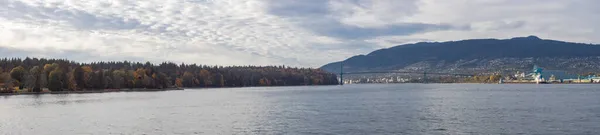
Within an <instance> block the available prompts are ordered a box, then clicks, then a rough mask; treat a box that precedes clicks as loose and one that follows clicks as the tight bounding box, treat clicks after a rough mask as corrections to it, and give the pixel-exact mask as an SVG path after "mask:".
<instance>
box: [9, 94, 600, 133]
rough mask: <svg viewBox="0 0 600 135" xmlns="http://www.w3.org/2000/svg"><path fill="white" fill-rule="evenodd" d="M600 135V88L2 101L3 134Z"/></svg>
mask: <svg viewBox="0 0 600 135" xmlns="http://www.w3.org/2000/svg"><path fill="white" fill-rule="evenodd" d="M503 133H505V134H600V85H479V84H444V85H442V84H426V85H424V84H398V85H346V86H319V87H270V88H231V89H188V90H185V91H167V92H131V93H99V94H69V95H39V96H34V95H20V96H0V134H24V135H34V134H56V135H59V134H97V135H105V134H186V135H187V134H503Z"/></svg>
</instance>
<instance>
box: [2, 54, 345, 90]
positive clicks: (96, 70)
mask: <svg viewBox="0 0 600 135" xmlns="http://www.w3.org/2000/svg"><path fill="white" fill-rule="evenodd" d="M4 69H10V72H9V73H8V71H6V70H4ZM1 75H4V76H1ZM3 77H4V78H3ZM0 81H1V82H0V84H4V85H3V86H4V87H7V88H5V90H6V89H11V87H9V86H12V84H13V82H17V83H14V84H18V85H19V86H20V87H22V88H23V87H24V88H26V89H29V90H31V91H34V92H40V91H41V90H42V89H43V88H48V89H49V90H51V91H64V90H69V91H75V90H105V89H165V88H174V87H179V88H182V87H190V88H194V87H244V86H294V85H334V84H337V83H338V81H337V76H336V75H335V74H331V73H327V72H325V71H323V70H320V69H310V68H291V67H287V66H228V67H223V66H207V65H197V64H174V63H169V62H163V63H160V64H158V65H154V64H151V63H149V62H146V63H138V62H128V61H123V62H93V63H77V62H73V61H68V60H62V59H37V58H33V59H31V58H28V59H25V60H22V59H16V58H14V59H8V58H4V59H0ZM24 82H26V83H25V84H26V85H23V83H24ZM8 83H9V84H8Z"/></svg>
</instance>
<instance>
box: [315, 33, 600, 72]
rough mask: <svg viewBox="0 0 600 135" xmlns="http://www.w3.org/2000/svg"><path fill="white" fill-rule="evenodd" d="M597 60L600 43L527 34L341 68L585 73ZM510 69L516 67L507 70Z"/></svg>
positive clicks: (425, 47)
mask: <svg viewBox="0 0 600 135" xmlns="http://www.w3.org/2000/svg"><path fill="white" fill-rule="evenodd" d="M596 57H600V45H597V44H585V43H572V42H565V41H558V40H549V39H541V38H539V37H537V36H527V37H515V38H510V39H468V40H460V41H448V42H419V43H413V44H405V45H398V46H394V47H390V48H384V49H379V50H375V51H373V52H371V53H368V54H366V55H356V56H353V57H350V58H348V59H346V60H344V61H342V62H344V70H345V71H348V72H356V71H380V70H419V71H425V70H427V71H432V70H435V71H444V72H457V71H471V72H491V71H498V70H504V69H502V68H509V69H511V68H514V69H515V70H525V69H529V68H528V67H529V66H533V65H544V66H546V67H548V68H550V69H561V70H563V69H564V70H569V71H574V72H575V70H584V71H588V70H597V68H600V65H596V64H595V63H599V62H600V59H598V60H596V59H597V58H596ZM583 60H588V61H583ZM498 62H501V63H505V64H492V65H494V66H495V67H487V66H486V65H490V63H498ZM586 62H587V63H588V65H587V66H572V65H582V64H583V65H586ZM561 63H562V64H561ZM589 63H592V64H594V65H589ZM553 64H554V65H557V66H553ZM419 65H420V66H419ZM511 65H517V66H512V67H511ZM518 65H521V66H518ZM523 65H525V66H523ZM558 65H560V66H558ZM321 69H324V70H326V71H329V72H339V71H340V62H333V63H329V64H326V65H324V66H322V67H321ZM481 70H487V71H481ZM577 72H579V71H577Z"/></svg>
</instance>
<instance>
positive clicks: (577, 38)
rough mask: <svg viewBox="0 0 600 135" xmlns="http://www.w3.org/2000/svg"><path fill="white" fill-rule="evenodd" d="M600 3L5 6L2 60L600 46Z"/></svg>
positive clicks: (0, 1) (154, 1)
mask: <svg viewBox="0 0 600 135" xmlns="http://www.w3.org/2000/svg"><path fill="white" fill-rule="evenodd" d="M599 5H600V1H598V0H0V56H2V57H26V56H30V57H51V58H68V59H71V60H75V61H80V62H91V61H99V60H132V61H140V62H143V61H151V62H162V61H172V62H177V63H179V62H185V63H198V64H208V65H282V64H285V65H291V66H304V67H319V66H321V65H323V64H326V63H328V62H332V61H339V60H342V59H345V58H346V57H349V56H353V55H356V54H364V53H368V52H371V51H373V50H376V49H380V48H386V47H391V46H394V45H399V44H404V43H413V42H420V41H452V40H461V39H471V38H510V37H515V36H528V35H537V36H539V37H541V38H546V39H556V40H565V41H573V42H583V43H600V6H599Z"/></svg>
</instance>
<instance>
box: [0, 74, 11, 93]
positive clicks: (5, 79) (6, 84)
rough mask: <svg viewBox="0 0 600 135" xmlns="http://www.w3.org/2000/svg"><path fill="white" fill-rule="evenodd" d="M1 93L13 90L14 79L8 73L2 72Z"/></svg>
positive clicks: (0, 78)
mask: <svg viewBox="0 0 600 135" xmlns="http://www.w3.org/2000/svg"><path fill="white" fill-rule="evenodd" d="M0 84H2V85H0V86H3V87H1V88H0V93H5V92H11V91H12V90H13V79H12V78H11V77H10V74H8V73H2V72H0Z"/></svg>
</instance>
